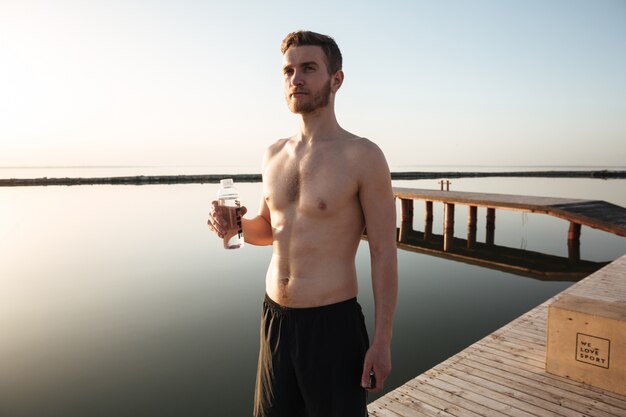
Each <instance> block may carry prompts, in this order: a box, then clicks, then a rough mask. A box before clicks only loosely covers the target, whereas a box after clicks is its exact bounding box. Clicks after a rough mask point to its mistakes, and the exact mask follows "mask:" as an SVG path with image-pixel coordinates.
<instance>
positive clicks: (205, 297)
mask: <svg viewBox="0 0 626 417" xmlns="http://www.w3.org/2000/svg"><path fill="white" fill-rule="evenodd" d="M533 180H535V179H533ZM533 180H529V181H530V183H531V185H528V187H531V186H532V188H533V189H534V190H535V192H531V193H529V192H527V191H525V190H523V189H524V187H526V186H527V185H524V184H527V183H525V182H524V180H520V179H512V180H511V181H509V182H506V181H505V182H503V183H497V184H495V185H494V183H493V181H496V180H495V179H485V180H477V179H472V180H468V183H466V182H464V181H463V180H455V181H454V184H453V185H452V188H454V189H458V190H461V189H462V188H463V187H465V184H467V188H469V190H474V191H485V192H508V193H514V192H515V190H512V189H511V188H513V187H520V188H521V190H520V191H519V194H535V195H538V194H539V193H543V192H546V193H549V194H552V195H554V196H560V197H583V198H587V197H588V198H594V199H596V198H599V197H598V196H597V195H588V194H601V195H602V197H600V199H605V200H609V201H611V202H614V203H616V204H620V205H626V198H625V196H624V195H621V196H620V195H619V193H620V192H622V193H623V191H621V190H625V189H626V187H623V185H624V182H623V181H622V182H618V181H593V180H574V181H573V182H569V181H566V180H550V181H549V182H550V184H547V185H546V187H545V188H546V189H542V188H541V187H538V186H537V184H538V183H537V182H533ZM559 181H560V182H561V183H560V185H555V184H554V183H555V182H559ZM588 181H593V182H592V183H591V184H592V185H589V184H590V183H589V182H588ZM394 185H395V186H408V187H417V188H435V187H436V184H435V183H433V184H430V183H428V182H419V181H415V182H411V181H403V182H399V183H398V184H395V183H394ZM216 187H217V186H216V185H154V186H141V187H137V186H83V187H34V188H10V189H9V188H7V189H0V231H1V232H2V234H1V237H0V332H1V334H2V339H1V340H0V416H3V417H4V416H7V417H12V416H23V417H31V416H32V417H35V416H46V417H49V416H50V417H54V416H64V417H65V416H112V415H115V416H138V415H149V416H174V415H176V416H178V415H185V416H206V415H223V416H243V415H250V410H251V407H252V395H253V386H254V374H255V370H256V359H257V349H258V325H259V319H260V308H261V302H262V299H263V293H264V277H265V270H266V268H267V264H268V262H269V258H270V256H271V249H270V248H267V247H254V246H251V245H247V246H246V247H245V248H243V249H241V250H238V251H225V250H224V249H223V248H222V242H221V241H220V240H219V239H217V238H214V237H213V236H212V235H210V234H209V233H208V232H207V230H206V226H205V221H206V212H207V210H208V203H209V201H210V200H211V199H212V198H213V196H214V195H215V191H216ZM260 187H261V185H260V184H239V185H238V188H239V190H240V193H241V198H242V201H243V202H244V203H245V204H246V205H247V207H248V209H249V210H250V211H251V212H252V213H254V212H255V211H257V209H258V201H259V195H260ZM455 187H456V188H455ZM555 187H556V188H555ZM502 188H506V190H504V189H502ZM558 191H560V192H558ZM568 193H575V194H577V195H574V196H572V195H568ZM416 209H417V207H416ZM438 213H439V212H438V211H437V210H436V212H435V221H434V230H433V232H434V233H441V230H438V228H440V223H441V220H440V218H439V217H438V216H439V214H438ZM458 215H459V216H461V217H460V218H459V221H458V222H457V223H458V224H460V225H463V220H462V219H463V218H464V214H463V213H461V210H459V213H458ZM417 216H418V214H417V213H416V217H417ZM527 217H528V218H527V219H526V220H524V221H525V224H522V222H523V221H522V220H521V217H520V213H505V212H502V214H501V215H500V213H499V217H498V235H497V242H496V243H497V244H498V245H504V246H511V247H517V246H518V245H519V244H520V236H522V237H523V238H524V239H525V241H526V246H527V249H528V250H531V251H539V252H545V253H549V254H552V255H554V256H567V248H566V247H565V248H564V246H565V241H564V239H565V236H566V230H567V223H566V222H561V221H559V220H558V219H551V218H547V216H540V217H534V216H533V215H529V216H527ZM480 229H481V227H480V225H479V231H480ZM521 229H523V230H521ZM477 238H478V240H479V241H480V240H482V239H484V236H483V237H481V236H480V233H479V236H478V237H477ZM581 240H582V247H581V252H582V256H583V258H584V259H589V260H592V261H599V262H602V261H608V260H611V259H613V258H615V257H617V256H620V255H621V254H623V253H625V252H626V240H625V239H623V238H618V237H615V236H611V235H609V234H607V233H604V232H598V231H593V230H591V229H583V235H582V238H581ZM398 262H399V271H400V289H401V291H400V296H399V305H398V310H397V315H396V324H395V331H394V346H393V355H394V372H393V374H392V377H391V378H390V380H388V384H387V386H386V388H388V389H392V388H394V387H397V386H398V385H400V384H402V383H404V382H406V380H408V379H410V378H412V377H414V376H415V375H417V374H419V373H421V372H423V371H425V370H426V369H428V368H430V367H432V366H433V365H435V364H436V363H438V362H441V361H442V360H444V359H445V358H447V357H449V356H450V355H452V354H454V353H455V352H457V351H459V350H460V349H462V348H463V347H465V346H467V345H468V344H470V343H472V342H473V341H475V340H477V339H479V338H480V337H482V336H484V335H486V334H488V333H490V332H491V331H493V330H494V329H495V328H497V327H499V326H501V325H504V324H506V323H507V322H509V321H510V320H511V319H513V318H514V317H517V316H519V315H520V314H522V313H524V312H525V311H527V310H528V309H530V308H532V307H534V306H536V305H537V304H539V303H541V302H542V301H544V300H545V299H547V298H548V297H550V296H552V295H553V294H555V293H557V292H559V291H561V290H563V289H564V288H566V287H567V286H569V285H570V284H571V283H570V282H550V281H548V282H544V281H540V280H535V279H526V278H522V277H519V276H516V275H513V274H510V273H505V272H501V271H497V270H492V269H486V268H482V267H479V266H476V265H468V264H464V263H459V262H450V261H449V260H446V259H442V258H438V257H433V256H427V255H424V254H421V253H414V252H409V251H400V252H399V257H398ZM357 270H358V274H359V284H360V288H361V293H360V296H359V301H360V303H361V304H362V305H363V309H364V313H365V315H366V318H367V323H368V329H369V331H370V335H371V334H373V300H372V291H371V284H370V281H369V272H370V270H369V251H368V247H367V242H361V244H360V246H359V249H358V252H357Z"/></svg>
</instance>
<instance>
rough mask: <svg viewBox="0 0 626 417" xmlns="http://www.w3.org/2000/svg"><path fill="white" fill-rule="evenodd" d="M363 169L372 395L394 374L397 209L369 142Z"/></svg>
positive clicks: (378, 154) (366, 367)
mask: <svg viewBox="0 0 626 417" xmlns="http://www.w3.org/2000/svg"><path fill="white" fill-rule="evenodd" d="M361 166H362V167H364V170H363V173H362V175H361V182H360V186H359V200H360V203H361V207H362V210H363V215H364V217H365V227H366V230H367V240H368V242H369V248H370V257H371V270H372V290H373V293H374V307H375V319H374V320H375V322H374V337H373V339H372V344H371V346H370V348H369V350H368V351H367V354H366V356H365V362H364V364H363V375H362V377H361V385H362V386H363V387H364V388H367V387H369V374H370V372H374V375H375V378H376V386H375V387H374V388H373V389H372V391H374V392H378V391H381V390H382V388H383V384H384V382H385V380H386V379H387V376H389V374H390V373H391V335H392V327H393V316H394V313H395V309H396V303H397V293H398V261H397V246H396V206H395V201H394V197H393V190H392V188H391V175H390V173H389V167H388V165H387V161H386V160H385V156H384V155H383V153H382V151H381V150H380V149H379V148H378V146H376V145H375V144H373V143H372V142H369V141H368V142H367V146H366V149H365V155H364V158H363V160H362V162H361Z"/></svg>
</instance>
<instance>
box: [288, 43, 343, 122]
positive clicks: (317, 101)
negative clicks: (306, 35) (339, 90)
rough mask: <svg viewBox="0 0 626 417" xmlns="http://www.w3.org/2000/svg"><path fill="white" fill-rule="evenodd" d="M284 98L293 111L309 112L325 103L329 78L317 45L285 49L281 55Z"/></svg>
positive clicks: (330, 91) (321, 53)
mask: <svg viewBox="0 0 626 417" xmlns="http://www.w3.org/2000/svg"><path fill="white" fill-rule="evenodd" d="M283 77H284V85H285V99H286V100H287V105H288V106H289V110H291V111H292V112H293V113H298V114H306V113H312V112H314V111H316V110H318V109H320V108H323V107H326V106H328V103H329V102H330V95H331V93H332V92H333V91H332V88H331V77H330V75H329V74H328V69H327V66H326V57H325V55H324V51H323V50H322V48H320V47H319V46H311V45H307V46H297V47H293V48H289V49H288V50H287V52H285V55H284V56H283Z"/></svg>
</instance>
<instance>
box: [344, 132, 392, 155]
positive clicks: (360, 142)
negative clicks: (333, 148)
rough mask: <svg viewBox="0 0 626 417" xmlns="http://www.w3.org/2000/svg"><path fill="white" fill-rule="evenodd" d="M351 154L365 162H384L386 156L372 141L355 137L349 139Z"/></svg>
mask: <svg viewBox="0 0 626 417" xmlns="http://www.w3.org/2000/svg"><path fill="white" fill-rule="evenodd" d="M348 141H349V144H350V146H349V152H350V153H351V154H352V155H354V156H355V157H357V158H359V159H363V158H364V160H365V161H375V160H380V159H381V158H382V159H383V160H384V159H385V156H384V154H383V151H382V150H381V149H380V147H379V146H378V145H377V144H376V143H375V142H374V141H372V140H370V139H368V138H364V137H360V136H353V137H351V138H349V139H348Z"/></svg>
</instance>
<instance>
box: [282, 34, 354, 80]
mask: <svg viewBox="0 0 626 417" xmlns="http://www.w3.org/2000/svg"><path fill="white" fill-rule="evenodd" d="M305 45H313V46H319V47H321V48H322V50H323V51H324V54H325V55H326V61H327V62H326V64H327V66H328V73H329V74H334V73H336V72H337V71H339V70H341V68H342V64H343V58H342V57H341V51H340V50H339V47H338V46H337V42H335V40H334V39H333V38H331V37H330V36H326V35H322V34H320V33H315V32H311V31H308V30H300V31H298V32H291V33H290V34H289V35H287V36H286V37H285V39H283V43H282V45H280V52H282V53H283V55H284V54H285V52H287V50H288V49H289V48H291V47H296V46H305Z"/></svg>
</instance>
